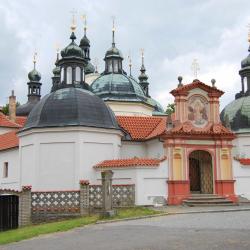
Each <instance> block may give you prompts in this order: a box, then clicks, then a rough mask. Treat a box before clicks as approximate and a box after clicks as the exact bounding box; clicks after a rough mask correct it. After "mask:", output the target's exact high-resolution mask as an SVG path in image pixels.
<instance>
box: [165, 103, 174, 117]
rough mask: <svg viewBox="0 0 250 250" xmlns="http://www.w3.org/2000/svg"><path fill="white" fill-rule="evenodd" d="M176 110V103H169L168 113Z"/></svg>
mask: <svg viewBox="0 0 250 250" xmlns="http://www.w3.org/2000/svg"><path fill="white" fill-rule="evenodd" d="M174 112H175V104H174V103H169V104H168V106H167V109H166V113H167V115H171V114H173V113H174Z"/></svg>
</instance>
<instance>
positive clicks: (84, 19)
mask: <svg viewBox="0 0 250 250" xmlns="http://www.w3.org/2000/svg"><path fill="white" fill-rule="evenodd" d="M81 19H82V20H83V22H84V35H86V31H87V15H85V14H83V15H81Z"/></svg>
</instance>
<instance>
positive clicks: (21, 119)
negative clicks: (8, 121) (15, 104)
mask: <svg viewBox="0 0 250 250" xmlns="http://www.w3.org/2000/svg"><path fill="white" fill-rule="evenodd" d="M26 120H27V116H17V117H16V123H17V124H19V125H20V126H21V127H23V126H24V124H25V122H26Z"/></svg>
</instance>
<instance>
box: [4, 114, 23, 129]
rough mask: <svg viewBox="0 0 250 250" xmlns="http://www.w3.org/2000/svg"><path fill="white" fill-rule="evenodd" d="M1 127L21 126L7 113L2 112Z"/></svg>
mask: <svg viewBox="0 0 250 250" xmlns="http://www.w3.org/2000/svg"><path fill="white" fill-rule="evenodd" d="M0 127H7V128H20V127H21V126H20V125H19V124H17V123H15V122H12V121H11V120H9V118H8V117H7V116H6V115H4V114H3V113H1V112H0Z"/></svg>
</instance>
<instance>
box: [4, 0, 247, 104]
mask: <svg viewBox="0 0 250 250" xmlns="http://www.w3.org/2000/svg"><path fill="white" fill-rule="evenodd" d="M73 9H75V10H76V11H77V15H76V19H77V31H76V36H77V43H79V41H80V38H81V37H82V36H83V23H82V21H81V19H80V15H81V14H86V15H87V18H88V38H89V39H90V41H91V51H90V53H91V58H92V61H93V60H94V58H98V61H99V67H98V69H99V71H100V72H102V71H103V66H104V64H103V57H104V54H105V51H106V50H107V49H108V48H109V47H110V45H111V26H112V19H111V17H112V16H115V17H116V38H115V39H116V45H117V47H118V48H119V49H120V50H121V51H122V52H123V55H124V58H125V60H124V64H123V65H124V68H125V70H126V71H128V67H127V65H128V62H127V56H128V53H129V51H130V53H131V56H132V64H133V68H132V71H133V76H134V77H136V78H137V77H138V74H139V68H140V48H144V49H145V66H146V69H147V74H148V76H149V82H150V95H151V96H152V97H153V98H155V99H157V100H158V101H159V102H160V103H161V104H162V105H163V106H164V107H165V106H166V105H167V103H169V102H173V98H172V97H171V95H170V94H169V91H171V89H173V88H175V87H176V85H177V84H178V81H177V77H178V76H179V75H181V76H183V79H184V80H183V82H184V83H189V82H191V81H192V80H193V79H194V76H193V73H192V71H191V64H192V60H193V59H194V58H197V59H198V61H199V64H200V72H199V73H198V79H199V80H201V81H203V82H205V83H207V84H211V83H210V81H211V79H212V78H215V79H216V85H217V87H218V88H220V89H222V90H223V91H225V92H226V93H225V94H224V96H223V97H222V99H221V101H222V103H221V107H223V106H224V105H226V104H227V103H229V102H230V101H231V100H233V98H234V95H235V93H236V92H238V91H239V90H240V77H239V75H238V70H239V69H240V61H241V60H242V59H243V58H244V57H246V56H247V55H248V51H247V49H248V42H247V32H248V29H247V24H248V23H250V1H249V0H220V1H218V0H207V1H205V0H204V1H202V0H182V1H181V0H179V1H178V0H175V1H170V0H155V1H146V0H139V1H135V0H120V1H119V0H116V1H115V0H112V1H111V0H110V1H108V0H99V1H98V0H70V1H69V0H53V1H52V0H0V31H1V33H0V34H1V39H0V104H4V103H6V102H7V101H8V96H9V94H10V92H11V90H12V89H14V90H15V93H16V96H17V99H18V101H20V102H21V103H24V102H26V100H27V81H28V78H27V74H28V72H29V71H30V70H32V67H33V65H32V55H33V53H34V51H35V50H36V51H37V53H38V62H37V69H38V70H39V71H40V72H41V75H42V80H41V82H42V84H43V85H42V95H45V94H47V93H48V92H49V91H50V88H51V76H52V69H53V67H54V62H55V57H56V52H55V44H56V43H59V44H60V47H61V49H62V48H64V47H65V46H67V45H68V43H69V42H70V40H69V36H70V29H69V26H70V22H71V13H70V12H71V10H73Z"/></svg>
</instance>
